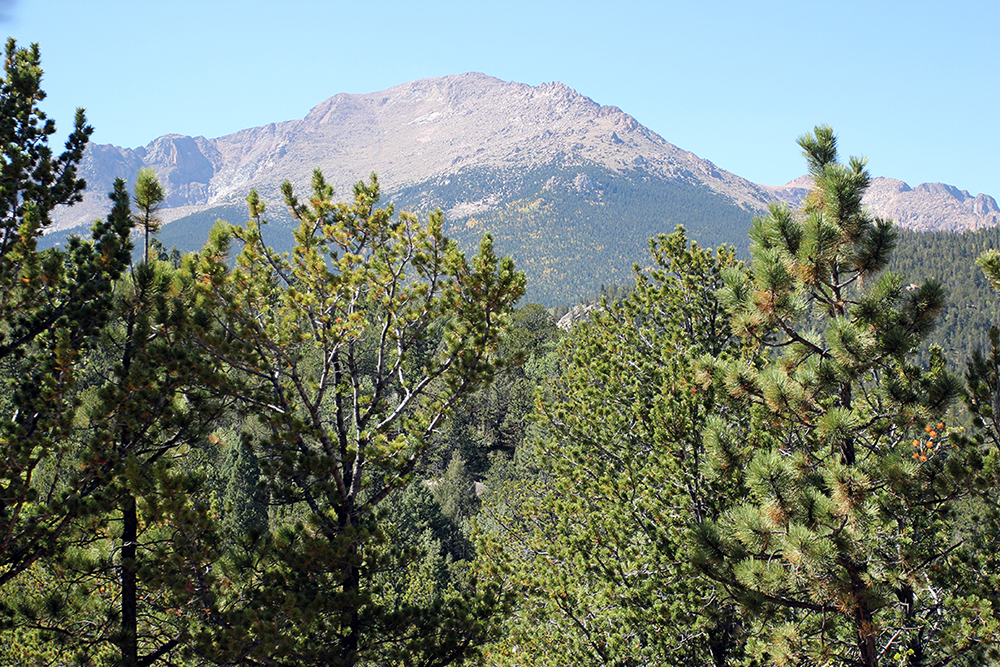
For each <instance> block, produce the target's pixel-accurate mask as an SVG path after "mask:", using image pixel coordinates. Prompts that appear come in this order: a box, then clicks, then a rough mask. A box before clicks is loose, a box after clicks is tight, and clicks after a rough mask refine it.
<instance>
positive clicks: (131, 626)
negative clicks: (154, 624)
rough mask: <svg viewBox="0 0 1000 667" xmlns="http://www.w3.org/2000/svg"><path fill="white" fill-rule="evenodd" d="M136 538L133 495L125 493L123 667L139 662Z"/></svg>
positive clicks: (137, 524) (123, 525) (122, 566)
mask: <svg viewBox="0 0 1000 667" xmlns="http://www.w3.org/2000/svg"><path fill="white" fill-rule="evenodd" d="M138 539H139V516H138V512H137V511H136V505H135V498H134V497H133V496H132V494H131V493H129V492H127V491H126V492H125V493H124V497H123V498H122V552H121V563H122V565H121V577H122V634H121V640H120V642H119V646H120V649H121V654H122V661H121V664H122V665H123V667H137V665H138V664H139V639H138V634H139V620H138V619H139V608H138V584H137V577H136V571H137V570H138V563H137V562H136V551H137V549H136V545H137V542H138Z"/></svg>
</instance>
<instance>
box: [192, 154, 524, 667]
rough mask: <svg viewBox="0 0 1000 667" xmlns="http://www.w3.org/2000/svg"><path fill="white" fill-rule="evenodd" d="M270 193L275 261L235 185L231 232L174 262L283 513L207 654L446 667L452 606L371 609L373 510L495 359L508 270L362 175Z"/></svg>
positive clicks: (469, 633)
mask: <svg viewBox="0 0 1000 667" xmlns="http://www.w3.org/2000/svg"><path fill="white" fill-rule="evenodd" d="M283 191H284V193H285V199H286V204H287V205H288V207H289V209H290V210H291V212H292V213H293V214H294V215H295V217H296V218H298V220H299V221H300V225H299V227H298V229H297V230H296V232H295V240H296V246H295V249H294V250H293V251H292V253H291V255H290V256H287V257H286V256H281V255H279V254H277V253H275V252H273V251H272V250H270V249H269V248H266V247H265V246H264V244H263V242H262V238H261V230H262V225H263V220H262V214H263V212H264V207H263V203H262V202H261V201H260V199H259V197H258V196H257V194H256V193H255V192H252V193H251V195H250V197H249V198H248V202H249V204H250V214H251V219H250V221H249V222H248V223H247V225H246V226H245V227H242V228H237V227H232V226H229V225H220V226H217V227H216V228H215V229H214V230H213V233H212V238H211V240H210V241H209V244H208V245H207V246H206V248H205V250H204V252H203V253H202V254H201V256H200V257H199V258H198V259H197V261H196V262H194V263H192V264H191V265H190V270H191V272H192V273H191V275H192V277H193V280H194V282H195V283H196V284H197V285H199V287H200V290H201V303H202V305H203V306H205V308H206V312H211V313H212V314H213V315H212V317H211V318H206V319H204V320H203V321H201V323H200V324H201V326H202V334H201V336H202V345H204V346H206V347H207V348H209V349H211V350H212V351H213V353H214V354H216V355H217V356H218V358H219V359H221V360H223V361H224V362H225V363H226V364H227V365H228V366H229V368H230V372H231V374H232V375H233V376H234V377H238V378H240V379H241V380H242V382H243V384H242V388H241V389H240V390H239V391H238V392H236V394H235V395H236V398H238V400H240V401H241V402H242V403H243V404H244V405H245V406H246V409H247V410H248V411H252V412H253V413H256V415H257V416H258V418H259V419H260V421H261V425H262V427H263V429H262V430H263V432H264V435H263V437H260V438H258V439H257V440H256V442H255V443H254V446H255V449H256V453H257V456H258V460H259V461H260V464H261V468H262V471H263V476H264V478H265V480H266V482H267V484H266V487H267V489H268V491H269V493H270V497H271V501H272V502H273V503H277V504H285V505H287V506H288V507H290V508H292V511H293V515H294V516H295V517H296V518H297V519H298V521H297V522H292V523H291V524H290V525H285V526H283V527H280V528H277V529H276V530H275V531H274V532H273V534H272V535H271V537H270V539H269V540H268V541H266V543H265V544H263V545H262V546H261V549H262V551H260V552H257V553H253V554H247V556H246V559H245V560H244V561H242V564H243V565H246V566H248V567H249V569H247V570H245V572H244V574H245V576H244V577H243V579H242V581H241V582H239V587H236V588H233V589H232V590H231V592H230V595H229V596H228V597H227V596H226V595H223V596H222V597H221V598H220V603H219V605H220V612H219V613H220V618H222V619H224V623H226V624H228V625H229V627H231V628H232V629H233V632H232V633H231V634H230V635H228V637H227V638H222V639H220V638H218V637H217V638H214V639H211V642H212V645H211V646H210V647H208V648H207V649H206V650H215V651H216V658H217V659H219V660H224V659H229V660H257V659H261V660H263V659H265V658H266V659H271V660H286V659H288V660H292V659H294V661H295V662H296V664H324V665H327V664H336V665H355V664H359V663H362V662H364V661H365V660H369V659H372V657H373V656H375V655H379V656H382V657H381V658H380V660H385V661H387V660H390V657H386V656H395V657H394V658H391V659H394V660H398V659H402V658H401V656H403V655H406V654H408V653H409V654H411V657H410V658H408V659H409V660H411V661H419V659H420V658H419V656H424V659H427V660H431V658H432V657H433V658H434V664H446V663H447V662H449V661H451V660H455V659H458V658H460V657H461V656H462V655H463V653H464V652H466V651H467V650H469V648H470V646H471V645H472V644H473V643H474V641H475V637H476V636H477V631H476V629H475V628H476V624H478V623H479V622H480V621H479V620H478V619H477V618H475V617H474V612H472V611H470V610H469V609H468V607H467V605H463V604H462V601H461V600H458V601H456V602H457V603H458V606H457V607H453V611H452V612H449V611H448V610H447V609H444V608H440V607H431V608H429V609H421V608H418V607H407V608H402V609H398V608H393V609H386V608H384V607H381V606H380V604H379V599H378V597H377V596H376V595H374V594H373V591H372V590H371V586H370V582H371V578H372V577H373V576H375V574H376V573H377V572H378V571H379V569H380V567H381V565H380V561H379V554H380V553H381V552H380V550H379V544H378V543H379V539H380V530H379V525H378V522H377V520H376V519H377V511H376V510H377V508H378V506H379V505H380V504H382V503H383V501H384V500H385V499H386V498H388V497H390V496H392V495H394V494H397V493H398V492H400V491H401V490H402V489H403V488H405V487H406V485H407V484H408V483H409V482H410V481H411V476H412V474H413V472H414V471H415V470H416V469H417V467H418V465H419V464H420V462H421V461H422V458H423V456H424V454H425V453H426V451H427V449H428V446H429V442H430V438H431V435H432V434H433V433H434V432H435V431H436V430H437V429H438V428H439V427H440V425H441V424H442V422H443V420H444V419H445V418H446V417H447V415H448V414H449V412H450V411H451V410H452V409H453V408H454V406H455V405H456V403H457V401H459V400H460V399H461V397H462V396H464V395H466V394H468V393H470V392H472V391H473V390H475V389H476V388H477V387H478V386H481V385H483V384H485V383H487V382H488V381H489V380H490V378H491V377H492V376H493V374H494V373H495V372H496V370H497V369H499V368H502V367H503V366H504V364H505V360H503V359H499V358H497V356H496V354H495V352H496V349H497V344H498V343H497V341H498V337H499V335H500V333H501V332H502V331H503V330H504V329H505V328H507V326H508V321H509V312H510V311H511V309H512V306H513V304H514V303H515V302H516V300H517V299H518V298H519V297H520V296H521V294H522V293H523V291H524V278H523V276H522V275H520V274H518V273H517V272H515V271H514V269H513V264H512V262H511V261H510V260H509V259H504V260H500V259H498V258H497V257H496V256H495V255H494V253H493V249H492V243H491V241H490V239H489V238H488V237H487V238H485V239H484V240H483V242H482V244H481V246H480V251H479V253H478V254H477V255H476V256H475V257H473V258H472V260H471V262H470V261H468V260H467V259H466V258H465V256H464V255H463V254H462V253H461V252H460V251H459V250H458V248H457V247H456V246H455V245H454V243H453V242H451V241H449V240H448V239H447V238H446V237H445V236H444V235H443V233H442V226H443V217H442V215H441V214H440V213H435V214H432V215H431V216H430V218H429V220H428V221H427V223H426V224H420V223H419V222H418V220H417V219H416V217H415V216H412V215H409V214H406V213H403V214H401V215H399V216H398V217H396V216H394V215H393V210H392V208H391V207H389V208H379V207H377V202H378V198H379V188H378V183H377V181H376V180H375V178H374V177H373V178H372V180H371V182H370V183H367V184H366V183H359V184H358V185H357V186H355V191H354V201H353V203H350V204H340V203H335V202H334V201H333V199H332V196H333V191H332V188H331V187H330V186H329V185H327V184H326V182H325V180H324V179H323V177H322V174H321V173H320V172H319V171H316V172H315V174H314V177H313V194H312V197H311V198H310V203H309V204H308V205H306V204H302V203H300V202H299V200H298V199H297V197H296V196H295V194H294V192H293V190H292V187H291V185H289V184H287V183H286V184H285V185H284V186H283ZM232 240H235V241H236V242H237V244H238V245H239V246H240V252H239V254H238V255H237V256H236V265H235V268H233V269H232V270H230V269H229V265H228V263H227V262H228V248H229V245H230V243H231V242H232ZM239 569H241V567H237V566H234V567H233V571H234V572H235V571H237V570H239ZM234 586H236V585H235V584H234ZM227 600H231V601H232V605H233V606H231V607H226V604H227ZM431 627H433V628H434V630H433V632H430V631H427V632H424V631H422V630H421V629H424V630H426V629H428V628H431ZM206 641H207V640H206Z"/></svg>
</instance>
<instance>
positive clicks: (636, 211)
mask: <svg viewBox="0 0 1000 667" xmlns="http://www.w3.org/2000/svg"><path fill="white" fill-rule="evenodd" d="M142 167H151V168H153V169H154V170H155V171H156V173H157V175H158V176H159V178H160V180H161V181H162V183H163V185H164V189H165V193H166V202H165V207H164V210H163V211H162V213H161V219H162V220H163V222H165V223H171V224H168V225H166V227H164V232H163V240H164V242H165V243H168V244H171V243H173V244H176V245H178V246H179V247H181V248H182V249H185V250H187V249H194V248H196V247H198V246H200V244H201V242H203V241H204V239H205V237H206V236H207V228H208V226H209V225H210V224H211V223H212V221H214V220H215V218H216V217H223V218H225V219H228V220H230V221H232V222H239V221H241V220H242V218H243V217H244V216H245V215H246V207H245V203H244V200H245V198H246V195H247V194H248V192H249V191H250V189H251V188H256V189H257V190H258V192H259V193H260V194H261V196H262V197H263V198H264V200H265V202H267V203H268V204H269V206H268V211H269V214H270V215H271V217H272V219H273V218H280V217H281V216H282V215H283V210H284V207H283V205H282V203H281V198H280V195H279V192H278V190H279V186H280V184H281V183H282V182H283V181H285V180H289V181H291V182H292V183H293V185H295V186H296V188H297V190H298V191H300V192H303V191H304V190H305V189H306V188H307V187H308V185H309V182H310V179H311V175H312V172H313V170H314V169H315V168H317V167H318V168H320V169H321V170H322V171H323V173H324V175H325V176H326V178H327V180H328V181H329V182H330V183H331V184H333V185H334V187H335V188H336V190H337V192H338V193H340V194H341V195H349V194H350V192H351V190H352V185H353V184H354V183H356V182H357V181H359V180H362V179H366V178H367V177H368V176H369V175H370V174H371V173H373V172H374V173H377V174H378V176H379V181H380V183H381V185H382V191H383V201H391V202H393V203H395V204H396V205H397V208H406V209H410V210H416V211H426V210H428V209H430V208H441V209H443V210H444V211H445V212H446V215H447V220H448V226H447V229H446V231H447V233H448V234H449V235H451V236H453V237H455V238H456V239H458V240H459V242H460V243H462V244H463V245H465V246H467V247H471V246H473V245H475V244H476V243H477V242H478V239H479V238H481V236H482V235H483V234H484V233H487V232H489V233H491V234H492V235H493V236H494V239H495V240H496V244H497V248H498V251H500V252H503V253H505V254H510V255H513V256H514V258H515V260H516V261H517V262H518V263H519V266H521V267H522V268H523V269H524V270H525V271H526V272H527V273H528V276H529V284H531V285H532V288H531V289H532V292H531V293H529V295H528V296H529V298H533V299H538V300H540V301H542V302H559V301H561V302H566V301H572V300H573V299H575V298H577V297H578V296H579V295H581V294H584V293H591V292H592V291H593V290H594V288H595V286H597V285H600V284H601V283H608V284H619V283H623V282H630V281H631V267H632V266H633V264H634V263H636V262H639V263H643V262H645V261H646V257H647V250H646V247H647V240H648V239H649V238H650V237H652V236H655V235H656V234H658V233H662V232H670V231H672V230H673V229H674V228H675V227H676V226H677V225H684V226H685V227H686V228H687V229H688V231H689V234H690V236H691V237H692V238H694V239H696V240H697V241H699V242H700V243H702V244H703V245H717V244H720V243H731V244H734V245H737V246H745V244H746V230H747V227H748V225H749V222H750V219H751V217H752V216H753V215H755V214H757V213H759V212H762V211H764V210H765V209H766V207H767V205H768V204H769V203H770V202H772V201H775V200H779V201H785V202H787V203H789V204H791V205H793V206H794V205H797V204H798V202H800V201H801V199H802V197H803V196H804V195H805V193H806V192H807V191H808V187H809V182H808V179H807V178H800V179H796V180H795V181H792V182H791V183H788V184H786V185H784V186H778V187H770V186H763V185H758V184H755V183H751V182H749V181H747V180H746V179H743V178H741V177H739V176H736V175H735V174H732V173H729V172H727V171H725V170H723V169H720V168H719V167H717V166H716V165H714V164H713V163H711V162H709V161H708V160H703V159H701V158H699V157H698V156H696V155H694V154H692V153H690V152H688V151H685V150H683V149H681V148H678V147H677V146H674V145H673V144H671V143H669V142H668V141H666V140H665V139H664V138H663V137H661V136H659V135H658V134H656V133H655V132H653V131H651V130H649V129H648V128H646V127H644V126H643V125H641V124H640V123H639V122H637V121H636V120H635V119H634V118H633V117H631V116H629V115H628V114H627V113H625V112H624V111H622V110H621V109H619V108H617V107H614V106H602V105H600V104H598V103H596V102H594V101H593V100H591V99H590V98H588V97H586V96H584V95H582V94H580V93H578V92H576V91H574V90H572V89H571V88H569V87H567V86H565V85H563V84H561V83H546V84H542V85H540V86H529V85H526V84H522V83H515V82H509V81H502V80H500V79H496V78H494V77H490V76H487V75H485V74H480V73H468V74H459V75H454V76H446V77H441V78H435V79H423V80H420V81H413V82H411V83H406V84H402V85H399V86H395V87H392V88H389V89H387V90H383V91H380V92H375V93H367V94H359V95H354V94H344V93H342V94H339V95H335V96H333V97H331V98H329V99H327V100H325V101H323V102H322V103H320V104H318V105H317V106H316V107H314V108H313V109H312V110H311V111H310V112H309V113H308V114H307V115H306V117H305V118H302V119H300V120H291V121H286V122H281V123H272V124H270V125H266V126H263V127H255V128H250V129H246V130H242V131H240V132H236V133H234V134H230V135H226V136H223V137H218V138H215V139H208V138H205V137H188V136H181V135H166V136H163V137H160V138H158V139H155V140H154V141H152V142H151V143H149V144H148V145H146V146H144V147H140V148H119V147H116V146H110V145H92V146H90V147H89V148H88V150H87V153H86V155H85V158H84V161H83V164H82V173H81V176H83V178H85V179H86V180H87V183H88V185H89V189H88V192H87V194H86V195H85V199H84V201H83V203H82V204H79V205H77V206H74V207H72V208H69V209H64V210H62V211H60V212H59V213H58V214H57V216H56V226H57V229H70V228H74V227H77V226H79V225H83V224H88V223H89V222H91V221H92V220H94V219H95V218H98V217H101V216H103V215H105V213H106V211H107V210H108V200H107V197H106V193H107V192H109V191H110V190H111V187H112V183H113V181H114V179H115V178H116V177H123V178H125V179H126V181H128V182H130V183H133V182H134V180H135V177H136V174H137V173H138V171H139V169H140V168H142ZM866 202H867V203H868V205H869V206H870V207H871V208H872V210H873V211H874V212H875V213H876V214H877V215H881V216H885V217H891V218H894V219H895V220H897V221H898V222H899V223H900V224H901V225H902V226H904V227H907V228H910V229H915V230H920V231H934V230H949V231H963V230H969V229H980V228H983V227H988V226H993V225H996V224H997V223H998V221H1000V211H998V209H997V205H996V202H995V201H994V200H993V198H992V197H989V196H987V195H978V196H976V197H973V196H971V195H969V193H967V192H964V191H961V190H958V189H957V188H954V187H952V186H948V185H943V184H923V185H920V186H917V187H914V188H911V187H909V186H908V185H907V184H905V183H903V182H902V181H897V180H893V179H889V178H878V179H875V181H874V183H873V185H872V187H871V189H870V190H869V193H868V196H867V198H866Z"/></svg>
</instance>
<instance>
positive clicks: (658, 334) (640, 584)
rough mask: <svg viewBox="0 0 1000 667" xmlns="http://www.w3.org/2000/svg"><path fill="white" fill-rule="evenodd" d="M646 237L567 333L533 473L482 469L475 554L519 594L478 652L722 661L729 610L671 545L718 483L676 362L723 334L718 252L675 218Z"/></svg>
mask: <svg viewBox="0 0 1000 667" xmlns="http://www.w3.org/2000/svg"><path fill="white" fill-rule="evenodd" d="M650 249H651V251H652V255H653V261H654V268H653V269H652V270H651V271H650V272H648V273H644V272H640V273H639V277H638V278H637V280H636V285H635V289H634V290H633V292H632V293H631V295H630V296H629V297H627V298H626V299H625V300H624V301H622V302H620V303H619V304H618V305H617V306H615V307H612V308H609V309H608V310H606V311H603V312H600V313H598V314H596V315H595V316H594V318H593V320H592V321H591V322H589V323H586V324H583V325H581V326H579V327H578V328H577V329H576V330H575V331H574V334H573V336H572V337H571V338H570V339H569V340H568V342H567V345H566V346H565V348H564V350H563V353H562V357H563V364H564V366H563V372H562V373H561V374H560V375H559V377H558V378H556V379H554V380H553V383H552V385H551V387H549V388H548V394H547V395H546V397H545V398H544V399H541V400H540V403H539V408H538V411H539V412H538V418H539V420H540V423H541V425H542V427H543V435H542V436H541V437H540V438H539V439H538V440H537V441H536V442H534V443H533V444H532V455H533V457H532V460H533V462H534V465H535V466H536V468H537V470H538V472H537V473H536V474H535V475H529V476H528V478H527V479H524V478H518V477H517V476H515V477H512V478H510V479H508V480H497V481H488V483H487V484H488V487H490V488H489V492H488V496H487V498H488V500H487V505H488V508H489V510H488V511H487V514H486V518H485V519H483V520H481V521H480V523H481V525H482V527H483V532H482V534H481V536H480V538H479V548H480V551H481V554H480V557H481V559H482V561H483V564H482V566H483V567H484V568H485V569H486V571H488V572H490V573H491V575H492V576H494V577H496V578H497V579H498V580H500V581H503V582H505V583H506V585H507V586H508V587H509V588H510V590H512V591H516V593H517V594H518V596H520V597H521V598H522V601H521V603H520V604H518V605H517V606H516V607H515V610H514V614H513V616H512V617H511V619H510V620H509V622H508V624H507V628H506V630H507V634H506V636H505V637H504V638H503V639H502V640H501V641H500V642H497V643H496V644H494V645H493V646H491V647H490V657H491V664H522V665H523V664H538V665H543V664H615V665H635V664H674V665H682V664H683V665H703V664H706V663H710V664H719V665H722V664H735V663H734V662H733V660H734V654H735V637H734V633H735V632H736V631H737V626H738V621H737V619H736V618H735V617H734V616H733V615H732V613H731V612H732V609H731V608H728V607H726V606H725V605H716V604H714V603H706V600H710V599H712V598H713V597H715V596H714V594H713V592H712V590H711V586H702V585H699V584H698V583H696V582H694V581H693V580H692V579H693V577H694V575H695V573H694V571H693V569H692V568H691V567H690V565H689V564H688V563H687V561H686V559H685V558H684V556H683V553H684V546H683V545H684V536H685V534H686V532H687V528H688V525H689V524H690V523H691V522H693V521H695V520H699V519H704V518H706V517H707V516H714V515H715V514H717V513H718V512H719V511H720V506H721V504H724V502H725V501H724V498H725V492H726V491H728V490H729V486H728V484H727V483H726V482H725V481H723V480H717V481H710V480H708V479H707V478H705V477H704V476H702V475H701V474H700V471H699V470H698V463H699V461H700V459H701V457H702V456H703V455H704V443H703V442H702V439H701V430H702V427H703V425H704V422H705V419H706V417H707V415H708V412H709V410H710V409H711V406H712V405H713V396H712V389H711V387H707V388H706V387H704V386H702V385H701V384H699V383H697V382H695V381H694V380H693V377H692V372H693V362H694V360H695V359H697V358H698V357H699V356H700V355H701V354H712V355H720V354H724V352H725V350H726V349H727V347H728V341H729V339H730V336H729V333H728V329H727V327H726V323H725V318H724V316H723V311H722V309H721V307H720V306H719V305H718V303H717V302H716V300H715V296H714V290H715V289H716V288H717V287H718V286H720V285H721V272H722V269H723V268H724V267H727V266H732V265H733V263H734V257H733V253H732V251H731V250H729V249H721V250H720V251H719V252H718V253H715V254H713V253H712V252H711V251H706V250H703V249H702V248H700V247H698V246H697V245H694V244H692V245H689V244H688V241H687V237H686V235H685V232H684V230H683V229H678V230H677V231H676V232H675V233H673V234H671V235H670V236H660V237H658V238H657V239H655V240H654V241H653V242H651V243H650ZM706 389H707V390H706ZM498 482H499V487H498V488H492V485H494V484H497V483H498ZM666 628H669V631H665V629H666Z"/></svg>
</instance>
